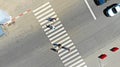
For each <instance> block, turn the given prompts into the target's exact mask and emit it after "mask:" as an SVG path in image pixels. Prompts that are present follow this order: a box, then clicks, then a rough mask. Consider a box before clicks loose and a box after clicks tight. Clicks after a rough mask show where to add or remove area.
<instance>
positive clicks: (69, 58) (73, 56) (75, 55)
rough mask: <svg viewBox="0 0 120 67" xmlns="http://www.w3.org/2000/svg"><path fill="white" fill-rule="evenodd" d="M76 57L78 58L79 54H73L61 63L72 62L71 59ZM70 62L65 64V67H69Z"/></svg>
mask: <svg viewBox="0 0 120 67" xmlns="http://www.w3.org/2000/svg"><path fill="white" fill-rule="evenodd" d="M78 56H79V54H78V53H76V54H74V55H72V56H70V57H68V58H66V59H65V60H63V63H65V62H67V61H69V60H72V59H73V58H75V57H78ZM73 60H74V59H73ZM70 62H71V61H69V62H67V63H66V65H69V63H70Z"/></svg>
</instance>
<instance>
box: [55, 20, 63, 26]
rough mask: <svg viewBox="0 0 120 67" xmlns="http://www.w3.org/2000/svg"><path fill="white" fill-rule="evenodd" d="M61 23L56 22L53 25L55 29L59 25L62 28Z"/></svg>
mask: <svg viewBox="0 0 120 67" xmlns="http://www.w3.org/2000/svg"><path fill="white" fill-rule="evenodd" d="M60 23H61V22H60V21H58V22H55V24H53V25H54V26H55V27H57V25H61V26H63V25H62V24H60Z"/></svg>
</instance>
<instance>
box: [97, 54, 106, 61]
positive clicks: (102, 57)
mask: <svg viewBox="0 0 120 67" xmlns="http://www.w3.org/2000/svg"><path fill="white" fill-rule="evenodd" d="M106 57H107V55H106V54H101V55H100V56H99V57H98V58H100V59H102V60H103V59H105V58H106Z"/></svg>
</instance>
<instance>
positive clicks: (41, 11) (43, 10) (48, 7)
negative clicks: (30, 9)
mask: <svg viewBox="0 0 120 67" xmlns="http://www.w3.org/2000/svg"><path fill="white" fill-rule="evenodd" d="M50 7H51V5H49V6H48V7H46V8H45V9H43V10H41V11H39V12H37V13H35V14H34V15H35V16H37V15H38V14H40V13H42V12H44V11H45V10H47V9H48V8H50Z"/></svg>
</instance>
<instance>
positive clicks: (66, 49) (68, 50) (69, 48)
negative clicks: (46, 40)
mask: <svg viewBox="0 0 120 67" xmlns="http://www.w3.org/2000/svg"><path fill="white" fill-rule="evenodd" d="M61 48H63V49H65V50H68V51H69V52H70V48H67V47H64V46H62V47H61Z"/></svg>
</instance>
